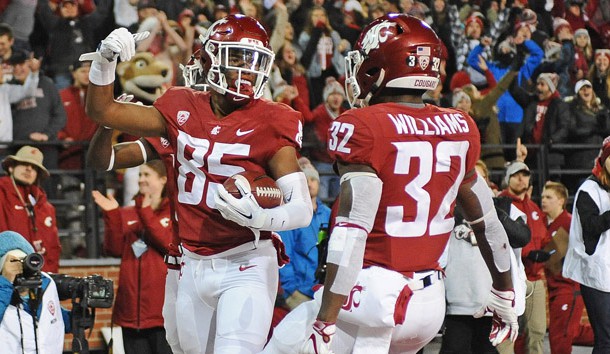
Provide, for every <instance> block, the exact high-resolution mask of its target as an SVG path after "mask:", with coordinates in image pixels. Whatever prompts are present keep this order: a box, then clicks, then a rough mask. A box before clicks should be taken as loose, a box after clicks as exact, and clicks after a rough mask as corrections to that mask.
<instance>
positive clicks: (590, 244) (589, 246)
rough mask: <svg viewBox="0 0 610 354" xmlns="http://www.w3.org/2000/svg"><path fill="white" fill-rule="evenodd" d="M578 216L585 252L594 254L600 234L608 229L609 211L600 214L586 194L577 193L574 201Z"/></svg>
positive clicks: (609, 226)
mask: <svg viewBox="0 0 610 354" xmlns="http://www.w3.org/2000/svg"><path fill="white" fill-rule="evenodd" d="M576 207H577V208H578V216H579V217H580V220H581V221H585V222H582V223H581V225H582V238H583V240H584V242H585V252H587V254H588V255H591V254H593V253H595V248H596V247H597V243H598V242H599V238H600V237H601V234H602V232H604V231H606V230H608V229H609V228H610V210H607V211H605V212H604V213H602V214H600V210H599V208H598V207H597V204H595V202H594V201H593V198H591V196H590V195H589V193H587V192H583V191H581V192H579V193H578V199H577V200H576Z"/></svg>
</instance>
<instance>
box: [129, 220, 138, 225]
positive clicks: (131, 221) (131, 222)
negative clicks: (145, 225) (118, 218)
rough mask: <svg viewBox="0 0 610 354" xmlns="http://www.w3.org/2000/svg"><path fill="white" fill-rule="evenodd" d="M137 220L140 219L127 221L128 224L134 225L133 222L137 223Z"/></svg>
mask: <svg viewBox="0 0 610 354" xmlns="http://www.w3.org/2000/svg"><path fill="white" fill-rule="evenodd" d="M137 222H138V220H128V221H127V226H130V225H133V224H135V223H137Z"/></svg>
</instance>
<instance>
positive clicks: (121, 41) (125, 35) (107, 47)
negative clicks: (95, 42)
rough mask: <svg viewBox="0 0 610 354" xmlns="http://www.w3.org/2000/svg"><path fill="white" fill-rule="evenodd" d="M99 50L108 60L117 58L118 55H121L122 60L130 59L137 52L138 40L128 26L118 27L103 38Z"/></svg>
mask: <svg viewBox="0 0 610 354" xmlns="http://www.w3.org/2000/svg"><path fill="white" fill-rule="evenodd" d="M97 51H98V52H99V53H100V54H101V55H102V57H103V58H104V59H106V60H108V61H113V60H115V59H116V57H117V56H120V57H121V61H128V60H130V59H131V57H133V56H134V54H136V41H134V40H133V35H132V34H131V33H129V31H128V30H127V29H126V28H123V27H121V28H117V29H115V30H114V31H112V32H110V34H109V35H108V37H106V38H105V39H103V40H102V43H100V46H99V48H98V49H97Z"/></svg>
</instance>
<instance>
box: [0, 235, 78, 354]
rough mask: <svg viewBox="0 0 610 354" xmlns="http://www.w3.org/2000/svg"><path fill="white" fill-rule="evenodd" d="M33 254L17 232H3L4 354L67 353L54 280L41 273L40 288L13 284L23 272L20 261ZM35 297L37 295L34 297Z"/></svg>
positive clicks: (0, 296)
mask: <svg viewBox="0 0 610 354" xmlns="http://www.w3.org/2000/svg"><path fill="white" fill-rule="evenodd" d="M32 253H34V249H33V248H32V246H31V245H30V243H29V242H28V241H26V239H25V238H23V236H21V235H20V234H18V233H16V232H13V231H4V232H1V233H0V267H1V269H2V275H1V276H0V343H2V344H1V345H2V349H1V350H0V351H2V353H23V354H34V353H37V354H45V353H49V354H51V353H61V352H62V350H63V345H64V331H65V325H64V317H63V316H64V311H62V310H61V307H60V303H59V296H58V294H57V287H56V286H55V282H53V279H51V277H49V276H48V275H47V274H46V273H41V280H42V284H41V287H40V288H37V289H30V288H27V287H20V286H16V285H13V284H14V282H15V278H17V276H19V275H20V274H22V273H23V264H22V262H20V261H21V260H23V259H24V258H25V257H26V256H27V255H29V254H32ZM32 294H36V296H31V295H32ZM40 294H42V295H40ZM36 299H39V300H38V301H36ZM33 309H36V310H33ZM34 314H35V318H34V316H33V315H34ZM66 320H67V317H66ZM34 323H36V326H34ZM34 331H36V333H35V332H34Z"/></svg>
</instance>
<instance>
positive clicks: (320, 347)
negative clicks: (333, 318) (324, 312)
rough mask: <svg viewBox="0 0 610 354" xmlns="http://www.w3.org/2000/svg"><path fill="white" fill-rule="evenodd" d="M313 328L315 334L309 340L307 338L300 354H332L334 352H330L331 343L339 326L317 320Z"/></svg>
mask: <svg viewBox="0 0 610 354" xmlns="http://www.w3.org/2000/svg"><path fill="white" fill-rule="evenodd" d="M312 327H313V332H312V334H311V335H310V336H309V338H307V340H306V341H305V343H303V345H302V346H301V350H299V353H300V354H332V353H333V352H332V351H331V350H330V343H331V342H332V340H333V335H334V334H335V331H336V330H337V326H335V324H334V323H332V322H324V321H320V320H316V322H314V323H313V326H312Z"/></svg>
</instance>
